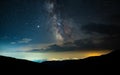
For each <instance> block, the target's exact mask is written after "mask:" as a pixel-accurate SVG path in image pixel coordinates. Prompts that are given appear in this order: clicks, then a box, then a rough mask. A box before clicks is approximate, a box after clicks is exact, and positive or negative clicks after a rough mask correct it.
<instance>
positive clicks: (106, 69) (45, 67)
mask: <svg viewBox="0 0 120 75" xmlns="http://www.w3.org/2000/svg"><path fill="white" fill-rule="evenodd" d="M119 56H120V50H116V51H113V52H111V53H110V54H107V55H103V56H98V57H89V58H86V59H82V60H67V61H49V62H44V63H34V62H31V61H26V60H18V59H14V58H9V57H3V56H1V57H0V68H1V69H2V70H5V71H6V70H9V71H10V72H16V71H17V72H29V73H30V72H34V73H37V72H39V73H40V74H42V73H43V74H49V75H68V74H73V75H76V74H77V75H78V74H79V75H80V74H83V73H84V74H87V73H89V74H94V75H98V74H101V75H104V74H108V73H113V75H115V74H117V73H119V71H118V70H119V68H120V67H119V64H120V61H119V60H120V59H119ZM65 73H66V74H65ZM43 74H42V75H43Z"/></svg>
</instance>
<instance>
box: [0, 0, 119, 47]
mask: <svg viewBox="0 0 120 75" xmlns="http://www.w3.org/2000/svg"><path fill="white" fill-rule="evenodd" d="M46 1H47V0H46ZM46 1H45V0H0V45H1V46H2V47H3V46H5V45H9V44H11V45H26V44H27V45H28V44H29V45H32V44H43V43H47V44H48V43H54V42H55V38H54V36H53V35H54V34H53V32H54V31H53V32H52V30H51V28H52V27H51V25H50V23H49V14H48V12H47V11H46V6H45V2H46ZM56 9H57V10H58V12H60V14H61V16H62V17H64V18H67V19H72V20H73V21H74V23H75V25H73V27H77V28H80V27H81V26H82V25H86V24H89V23H97V24H108V25H109V24H115V25H119V24H120V23H119V21H120V16H119V15H120V5H119V1H117V0H57V2H56ZM75 33H76V32H75ZM78 35H79V34H78ZM2 47H1V48H2Z"/></svg>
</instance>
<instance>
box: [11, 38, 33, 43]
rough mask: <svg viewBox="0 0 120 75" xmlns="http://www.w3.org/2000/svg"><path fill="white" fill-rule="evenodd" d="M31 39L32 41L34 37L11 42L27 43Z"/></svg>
mask: <svg viewBox="0 0 120 75" xmlns="http://www.w3.org/2000/svg"><path fill="white" fill-rule="evenodd" d="M31 41H32V39H30V38H23V39H21V40H18V41H13V42H10V44H26V43H29V42H31Z"/></svg>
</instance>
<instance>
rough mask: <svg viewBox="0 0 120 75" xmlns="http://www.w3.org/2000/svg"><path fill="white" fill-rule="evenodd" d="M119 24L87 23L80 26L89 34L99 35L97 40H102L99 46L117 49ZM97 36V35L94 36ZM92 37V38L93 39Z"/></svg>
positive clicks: (119, 36) (119, 32)
mask: <svg viewBox="0 0 120 75" xmlns="http://www.w3.org/2000/svg"><path fill="white" fill-rule="evenodd" d="M119 28H120V26H119V25H112V24H111V25H106V24H95V23H91V24H87V25H84V26H82V27H81V29H82V30H83V31H84V32H85V33H86V34H89V35H91V36H92V35H93V34H99V35H100V36H101V37H100V38H99V40H101V41H102V42H101V43H100V44H99V46H100V47H101V48H106V49H118V48H120V47H119V44H120V39H119V38H120V29H119ZM96 37H97V36H96ZM96 37H94V38H93V39H94V40H95V38H96Z"/></svg>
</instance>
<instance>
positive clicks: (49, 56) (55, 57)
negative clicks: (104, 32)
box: [0, 50, 111, 62]
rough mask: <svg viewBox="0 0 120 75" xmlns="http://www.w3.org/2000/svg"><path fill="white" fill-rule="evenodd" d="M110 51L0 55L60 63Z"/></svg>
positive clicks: (11, 53) (4, 53) (5, 53)
mask: <svg viewBox="0 0 120 75" xmlns="http://www.w3.org/2000/svg"><path fill="white" fill-rule="evenodd" d="M110 52H111V51H110V50H96V51H94V50H93V51H69V52H44V53H40V52H8V53H7V52H1V53H0V55H3V56H9V57H14V58H17V59H25V60H30V61H34V62H35V61H36V60H41V61H42V60H45V61H62V60H77V59H84V58H87V57H92V56H101V55H104V54H108V53H110Z"/></svg>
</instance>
